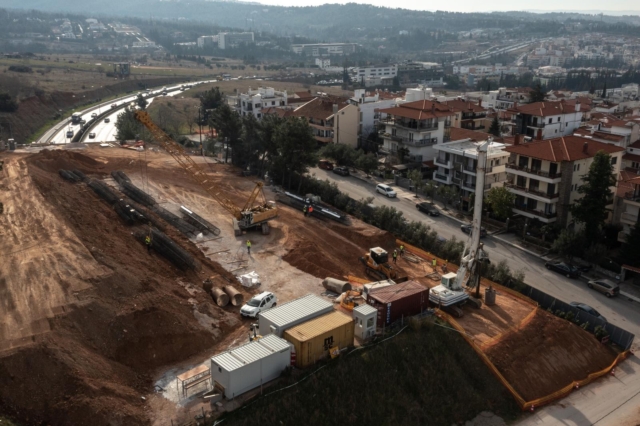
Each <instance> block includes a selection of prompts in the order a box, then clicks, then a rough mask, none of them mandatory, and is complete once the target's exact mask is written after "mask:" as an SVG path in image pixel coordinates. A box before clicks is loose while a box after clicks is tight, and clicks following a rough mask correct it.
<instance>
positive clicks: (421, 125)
mask: <svg viewBox="0 0 640 426" xmlns="http://www.w3.org/2000/svg"><path fill="white" fill-rule="evenodd" d="M380 123H385V124H389V125H392V126H396V127H401V128H404V129H409V130H420V131H428V130H436V129H437V128H438V122H437V121H420V122H407V121H404V120H399V119H395V118H384V119H382V120H380Z"/></svg>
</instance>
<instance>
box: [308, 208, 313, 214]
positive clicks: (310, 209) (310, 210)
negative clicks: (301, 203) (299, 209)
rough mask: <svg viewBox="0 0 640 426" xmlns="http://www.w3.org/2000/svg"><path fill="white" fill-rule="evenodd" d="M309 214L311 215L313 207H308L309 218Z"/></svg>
mask: <svg viewBox="0 0 640 426" xmlns="http://www.w3.org/2000/svg"><path fill="white" fill-rule="evenodd" d="M311 213H313V206H309V216H311Z"/></svg>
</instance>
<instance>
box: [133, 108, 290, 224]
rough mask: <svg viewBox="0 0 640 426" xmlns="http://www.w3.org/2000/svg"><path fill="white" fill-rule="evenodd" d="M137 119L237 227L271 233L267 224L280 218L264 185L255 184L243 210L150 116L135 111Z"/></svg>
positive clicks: (260, 183)
mask: <svg viewBox="0 0 640 426" xmlns="http://www.w3.org/2000/svg"><path fill="white" fill-rule="evenodd" d="M135 118H136V120H138V121H139V122H140V123H142V124H143V125H144V126H145V127H146V128H147V129H148V130H149V132H151V135H152V136H153V138H154V139H155V140H156V141H157V142H158V143H159V144H160V145H161V146H162V148H163V149H164V150H165V151H167V152H168V153H169V155H171V156H172V157H173V158H174V159H175V160H176V161H177V162H178V164H179V165H180V166H181V167H182V168H183V169H184V170H185V171H186V172H187V174H188V175H189V176H190V177H191V179H193V180H194V181H195V182H196V183H198V184H199V185H200V186H201V187H202V188H203V189H204V190H205V191H206V192H207V194H209V195H210V196H211V197H212V198H213V199H214V200H216V201H217V202H218V204H220V205H221V206H222V207H223V208H224V209H225V210H227V211H228V212H229V213H231V215H232V216H233V218H234V219H235V221H234V227H235V224H236V223H237V224H238V227H239V228H240V230H243V229H248V228H251V227H254V226H258V225H263V230H264V229H265V228H266V229H267V231H268V226H266V225H264V224H266V222H267V221H268V220H270V219H273V218H275V217H276V216H278V209H277V208H276V207H275V206H272V205H269V204H268V203H267V202H266V198H265V196H264V191H263V189H262V186H263V184H262V182H256V186H255V187H254V188H253V191H252V192H251V195H250V197H249V199H248V200H247V202H246V203H245V205H244V207H243V208H242V209H240V208H239V207H238V206H237V205H236V204H235V203H234V202H233V201H231V200H229V199H228V198H226V197H225V196H224V195H222V193H221V192H220V191H219V190H218V188H217V187H216V185H215V183H214V182H213V181H212V180H211V179H210V178H209V176H208V175H207V174H206V173H205V171H204V170H203V168H202V167H201V166H200V165H199V164H198V163H196V162H195V161H194V160H193V158H192V157H191V156H190V155H189V154H187V152H186V151H185V150H184V148H183V147H182V145H180V144H179V143H177V142H176V141H174V140H173V139H171V137H169V135H167V134H166V133H165V132H164V131H163V130H162V129H161V128H160V127H158V126H157V125H156V124H155V123H154V122H153V120H152V119H151V117H150V116H149V113H147V112H146V111H143V110H138V111H136V112H135ZM259 195H261V196H262V201H263V203H262V204H260V205H254V203H255V201H256V198H258V196H259ZM236 231H237V230H236Z"/></svg>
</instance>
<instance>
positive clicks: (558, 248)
mask: <svg viewBox="0 0 640 426" xmlns="http://www.w3.org/2000/svg"><path fill="white" fill-rule="evenodd" d="M584 245H585V240H584V235H583V234H581V233H576V232H573V231H570V230H568V229H563V230H562V232H560V235H559V236H558V238H556V240H555V241H554V242H553V245H552V246H551V250H552V251H554V252H555V253H558V254H559V255H561V256H564V257H566V258H567V259H569V261H571V259H573V257H574V256H580V255H581V254H582V251H583V249H584Z"/></svg>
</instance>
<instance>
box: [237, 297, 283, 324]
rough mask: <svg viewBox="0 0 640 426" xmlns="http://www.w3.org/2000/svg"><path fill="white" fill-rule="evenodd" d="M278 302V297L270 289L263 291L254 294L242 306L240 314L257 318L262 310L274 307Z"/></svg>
mask: <svg viewBox="0 0 640 426" xmlns="http://www.w3.org/2000/svg"><path fill="white" fill-rule="evenodd" d="M277 303H278V298H277V297H276V295H275V294H273V293H271V292H270V291H263V292H262V293H260V294H257V295H255V296H253V297H252V298H251V299H250V300H249V301H248V302H247V303H245V304H244V306H243V307H242V308H240V315H242V316H243V317H249V318H257V317H258V314H259V313H260V312H264V311H266V310H267V309H270V308H273V307H274V306H276V304H277Z"/></svg>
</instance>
